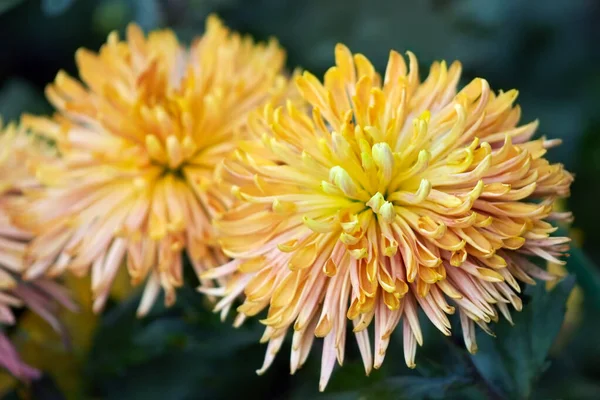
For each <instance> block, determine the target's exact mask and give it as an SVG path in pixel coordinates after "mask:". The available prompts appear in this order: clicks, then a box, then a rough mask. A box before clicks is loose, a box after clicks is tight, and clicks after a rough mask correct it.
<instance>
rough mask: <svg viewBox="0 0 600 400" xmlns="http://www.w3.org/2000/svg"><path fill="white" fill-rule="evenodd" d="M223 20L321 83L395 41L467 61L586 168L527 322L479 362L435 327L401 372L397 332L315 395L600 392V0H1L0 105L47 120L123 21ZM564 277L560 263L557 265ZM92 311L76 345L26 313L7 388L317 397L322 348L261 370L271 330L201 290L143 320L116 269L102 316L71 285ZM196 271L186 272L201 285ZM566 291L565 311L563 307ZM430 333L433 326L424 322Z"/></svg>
mask: <svg viewBox="0 0 600 400" xmlns="http://www.w3.org/2000/svg"><path fill="white" fill-rule="evenodd" d="M213 12H216V13H217V14H218V15H219V16H221V17H222V18H223V19H224V20H225V22H226V24H228V25H229V26H230V27H231V28H233V29H236V30H239V31H241V32H243V33H248V34H251V35H253V36H255V37H257V38H259V39H266V38H268V37H269V36H276V37H278V38H279V40H280V41H281V43H282V45H283V46H284V47H285V48H286V49H287V51H288V65H289V67H290V68H294V67H296V66H300V67H302V68H306V69H309V70H311V71H312V72H313V73H315V74H316V75H317V76H320V75H322V74H323V73H324V71H325V70H326V69H327V68H328V67H329V66H330V65H331V64H332V62H333V47H334V45H335V43H337V42H343V43H345V44H347V45H348V46H349V47H350V48H351V49H352V50H353V51H355V52H363V53H364V54H365V55H367V56H368V57H369V58H370V59H371V60H372V61H373V62H374V64H375V65H376V66H377V67H378V69H379V70H380V71H381V70H383V68H384V67H385V63H386V60H387V56H388V53H389V50H390V49H392V48H393V49H396V50H399V51H405V50H409V49H410V50H412V51H413V52H415V53H416V55H417V56H418V57H419V60H420V62H421V63H422V65H421V66H422V68H423V71H424V72H425V71H426V69H427V65H428V64H429V63H430V62H431V61H433V60H436V59H446V60H448V61H452V60H455V59H458V60H460V61H461V62H462V63H463V67H464V78H463V81H464V82H466V81H468V80H470V79H472V78H474V77H476V76H481V77H485V78H486V79H488V81H489V82H490V84H491V86H492V88H494V89H496V90H499V89H503V90H508V89H511V88H517V89H519V91H520V95H519V100H518V102H519V103H520V104H521V106H522V108H523V111H524V112H523V120H524V121H530V120H533V119H535V118H538V119H540V121H541V126H540V130H539V132H540V134H542V135H546V136H548V137H551V138H561V139H562V140H563V145H562V146H561V147H559V148H558V149H554V150H552V151H551V153H550V155H549V157H550V158H551V160H552V161H560V162H563V163H565V164H566V166H567V167H568V169H569V170H571V171H573V172H574V173H575V174H576V180H575V184H574V185H573V193H572V196H571V198H570V199H569V200H568V201H567V202H565V204H564V205H563V207H564V208H570V209H572V210H573V211H574V213H575V215H576V219H575V222H574V224H573V225H572V226H571V227H561V229H563V230H567V229H568V230H570V234H571V236H572V237H573V238H574V239H575V248H574V250H573V251H572V254H571V257H570V259H569V263H568V265H567V269H568V270H569V273H570V274H571V275H573V276H574V279H575V280H576V285H575V288H574V289H572V288H573V279H571V278H567V279H566V280H565V281H563V282H562V283H560V284H559V285H558V286H557V287H555V288H554V289H553V290H552V291H550V292H546V290H545V288H544V287H543V285H538V287H536V288H532V289H531V290H528V291H527V292H526V293H525V295H524V296H525V300H526V303H527V305H526V307H525V310H524V312H522V313H521V314H519V315H518V316H516V317H515V320H516V321H515V322H516V327H515V328H512V329H511V328H509V327H508V326H507V324H503V323H501V324H499V326H497V328H496V331H497V332H498V338H497V339H492V338H489V337H486V336H481V337H480V338H479V342H480V349H481V350H480V353H479V354H478V355H477V356H475V357H470V356H469V355H468V354H466V353H465V352H464V350H463V349H462V345H461V343H460V338H459V337H453V338H449V339H445V338H443V337H442V336H441V335H440V334H439V333H438V332H434V331H433V330H432V329H426V347H425V348H423V349H420V351H419V353H418V356H417V363H418V365H419V366H418V368H417V370H416V371H412V370H409V369H407V368H406V367H405V366H404V361H403V357H402V354H401V347H402V346H401V338H399V339H398V338H394V339H393V340H392V344H391V345H390V350H389V352H388V356H387V360H386V362H385V363H384V366H383V368H382V369H381V370H379V371H375V372H373V373H372V376H371V377H370V378H365V377H364V371H363V369H362V364H361V362H360V361H359V357H358V354H357V353H358V351H357V349H356V348H355V345H354V344H353V343H352V341H351V340H349V342H350V343H349V345H348V347H349V348H348V352H349V356H348V357H347V358H348V359H347V360H346V365H345V366H344V368H343V369H337V370H336V371H335V372H334V377H333V379H332V381H331V383H330V385H329V387H328V390H327V392H326V393H325V394H324V395H322V398H335V399H342V398H344V399H346V398H348V399H356V398H364V399H371V398H377V399H385V398H390V399H397V398H411V399H418V398H457V399H459V398H460V399H462V398H473V399H486V398H492V399H501V398H511V399H512V398H535V399H597V398H600V363H598V361H597V360H598V359H599V357H600V335H599V334H598V332H599V331H600V275H599V270H598V267H597V266H596V265H597V264H598V263H599V262H600V231H599V227H600V212H599V211H598V210H599V206H600V204H599V200H598V199H600V184H598V183H597V182H598V179H599V177H600V46H599V43H600V2H599V1H595V0H527V1H524V0H389V1H385V0H369V1H361V0H304V1H297V0H296V1H292V0H290V1H284V0H279V1H278V0H0V114H1V115H2V116H3V119H4V121H9V120H18V118H19V115H20V114H21V112H23V111H27V112H33V113H49V112H52V110H51V108H50V107H49V105H48V103H47V102H46V101H45V99H44V94H43V90H44V86H45V85H46V84H47V83H48V82H50V81H52V80H53V79H54V76H55V75H56V73H57V72H58V70H59V69H65V70H67V71H68V72H69V73H71V74H74V75H76V71H75V66H74V53H75V50H76V49H77V48H79V47H82V46H84V47H88V48H90V49H94V50H97V49H98V48H99V46H100V45H101V44H102V43H103V41H104V40H105V38H106V36H107V34H108V33H109V32H110V31H112V30H117V31H120V32H123V31H124V28H125V27H126V25H127V23H128V22H130V21H135V22H137V23H138V24H139V25H141V26H142V27H143V29H144V30H146V31H147V30H151V29H157V28H164V27H169V28H171V29H173V30H175V31H176V32H177V34H178V35H179V37H180V39H181V40H183V41H184V42H189V40H191V39H192V38H193V37H194V36H195V35H199V34H201V33H202V31H203V29H204V19H205V17H206V16H207V15H208V14H209V13H213ZM550 268H554V269H556V268H557V267H556V266H550ZM65 279H66V281H67V284H68V285H69V287H70V289H71V290H72V292H73V293H74V296H75V297H76V298H77V300H78V301H79V302H80V303H81V304H82V312H81V313H80V314H78V315H70V314H65V315H64V317H65V319H66V323H67V325H68V326H69V328H70V330H71V342H70V344H69V346H67V347H65V346H64V345H63V344H62V342H61V340H60V338H58V337H56V336H55V335H54V334H53V333H52V332H50V331H49V328H47V327H46V325H44V324H43V323H40V321H39V320H38V319H37V318H36V317H35V316H33V315H30V314H29V313H27V312H24V313H21V314H20V315H19V324H18V325H17V326H16V327H15V328H13V329H12V330H11V332H10V333H11V335H13V337H14V338H15V340H16V341H17V342H18V343H19V346H20V348H21V351H22V352H23V354H24V358H25V359H26V360H27V361H29V362H30V363H32V364H33V365H35V366H38V367H39V368H41V369H43V370H45V371H47V374H46V375H45V376H44V378H43V379H42V380H40V381H38V382H35V383H34V384H32V385H23V384H19V383H17V382H15V381H14V380H12V379H11V378H10V377H8V376H7V375H5V374H3V373H2V372H0V397H5V398H8V399H10V398H32V399H38V398H39V399H63V398H67V399H80V398H84V399H104V398H108V399H113V398H114V399H138V398H139V399H167V398H168V399H197V398H207V399H221V398H222V399H228V398H238V397H240V396H244V397H246V398H257V399H267V398H277V399H287V398H294V399H304V398H315V397H316V396H317V392H316V389H317V382H318V371H319V358H320V357H319V355H318V352H319V348H318V346H317V347H316V348H315V349H314V350H313V355H312V357H311V358H310V359H309V362H308V363H307V365H306V366H305V367H304V368H303V369H302V370H301V371H299V372H298V373H297V375H296V376H294V377H291V376H290V375H289V372H288V361H287V360H288V356H289V353H288V351H289V350H288V349H289V343H288V345H287V346H286V345H284V347H283V349H282V351H281V353H282V354H280V355H279V357H278V358H277V360H276V362H275V364H274V365H273V366H272V367H271V369H270V370H269V372H267V373H266V374H265V375H264V376H262V377H257V376H256V375H255V373H254V370H255V369H256V368H258V367H260V365H261V363H262V357H263V352H264V350H265V346H263V345H260V344H258V343H257V340H258V338H259V337H260V333H261V328H260V326H259V325H258V324H256V323H249V324H247V325H245V326H244V327H242V328H240V329H237V330H236V329H233V328H231V327H230V326H229V322H230V321H229V322H228V323H226V324H221V323H220V322H219V321H218V318H217V316H216V315H213V314H212V313H210V312H209V311H208V310H209V305H207V304H206V303H205V302H204V301H203V300H202V298H201V297H200V296H199V295H198V294H197V293H196V292H195V290H194V287H193V286H192V285H190V286H189V287H185V288H184V289H183V290H182V293H181V295H180V296H179V297H178V302H177V305H176V306H175V307H174V308H172V309H169V310H165V309H162V308H161V307H160V306H158V307H156V309H155V310H154V311H153V312H152V313H151V315H150V316H149V317H147V318H145V319H143V320H136V319H135V318H134V313H135V305H136V303H137V299H136V298H135V297H136V296H138V294H137V291H136V290H135V289H131V288H130V287H129V286H128V283H127V280H126V279H125V277H122V279H120V281H119V284H118V285H116V288H115V290H114V291H113V294H112V300H111V303H110V304H109V306H108V307H107V310H106V312H105V313H104V314H103V315H102V316H94V315H93V314H92V313H91V312H90V311H89V304H90V299H89V294H88V293H87V290H86V288H87V286H88V283H87V282H85V281H81V280H77V279H74V278H72V277H66V278H65ZM191 279H193V277H191ZM567 298H568V308H567V314H566V317H565V319H564V321H563V315H564V303H565V302H566V301H567ZM423 325H426V324H423Z"/></svg>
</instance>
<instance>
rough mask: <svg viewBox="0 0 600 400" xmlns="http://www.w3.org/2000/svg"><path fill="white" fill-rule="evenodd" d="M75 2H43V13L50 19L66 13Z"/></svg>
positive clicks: (53, 0)
mask: <svg viewBox="0 0 600 400" xmlns="http://www.w3.org/2000/svg"><path fill="white" fill-rule="evenodd" d="M74 2H75V0H42V11H43V12H44V13H45V14H46V15H47V16H49V17H53V16H56V15H60V14H62V13H63V12H65V11H66V10H67V9H68V8H69V7H70V6H71V5H72V4H73V3H74Z"/></svg>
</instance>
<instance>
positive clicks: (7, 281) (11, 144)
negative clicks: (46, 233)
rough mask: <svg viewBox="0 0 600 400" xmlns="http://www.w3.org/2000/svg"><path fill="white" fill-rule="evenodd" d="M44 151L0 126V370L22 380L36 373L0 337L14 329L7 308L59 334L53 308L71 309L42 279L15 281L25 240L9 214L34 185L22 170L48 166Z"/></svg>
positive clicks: (19, 132)
mask: <svg viewBox="0 0 600 400" xmlns="http://www.w3.org/2000/svg"><path fill="white" fill-rule="evenodd" d="M46 150H48V149H44V144H43V143H40V142H39V141H38V140H36V139H34V138H33V137H31V136H28V135H27V134H26V133H25V132H24V131H23V130H22V129H20V128H17V127H16V126H15V125H9V126H8V127H6V129H2V124H1V122H0V367H3V368H6V369H7V370H8V371H9V372H10V373H12V374H13V375H14V376H16V377H17V378H19V379H24V380H27V379H31V378H36V377H38V376H39V375H40V373H39V371H37V370H36V369H34V368H32V367H30V366H28V365H27V364H25V363H24V362H23V361H22V360H21V358H20V357H19V354H18V353H17V351H16V349H15V348H14V346H13V345H12V343H11V342H10V340H9V339H8V337H7V336H6V335H5V334H4V332H3V327H4V326H8V325H12V324H14V323H15V317H14V314H13V312H12V308H14V307H22V306H26V307H28V308H30V309H31V310H32V311H34V312H36V313H37V314H39V315H40V316H41V317H42V318H43V319H45V320H46V321H47V322H48V323H49V324H50V325H51V326H52V327H53V328H54V329H55V330H57V331H63V333H64V330H63V327H62V325H61V323H60V321H59V320H58V318H57V317H56V315H55V314H54V308H55V307H54V306H55V305H56V303H57V302H58V303H60V304H62V305H63V306H65V307H68V308H69V309H71V310H74V309H75V306H74V304H73V303H72V302H71V301H70V300H69V298H68V297H67V295H66V292H65V290H64V289H63V288H62V287H61V286H60V285H58V284H57V283H55V282H52V281H51V280H49V279H44V278H42V279H36V280H34V281H30V282H25V281H23V280H22V279H21V274H22V273H23V256H24V254H25V246H26V243H27V241H29V240H30V239H31V234H30V233H28V232H26V231H23V230H21V229H18V228H17V227H15V226H14V225H13V224H12V222H11V216H10V210H11V209H13V207H14V204H15V203H17V202H19V201H21V200H22V198H23V197H22V196H23V192H24V191H26V190H28V189H31V188H33V187H35V186H37V185H38V183H37V182H36V180H35V178H34V177H33V176H32V175H31V173H30V170H29V168H28V167H29V166H30V164H31V163H30V161H34V160H37V162H40V161H48V160H50V151H49V150H48V151H46ZM34 162H35V161H34Z"/></svg>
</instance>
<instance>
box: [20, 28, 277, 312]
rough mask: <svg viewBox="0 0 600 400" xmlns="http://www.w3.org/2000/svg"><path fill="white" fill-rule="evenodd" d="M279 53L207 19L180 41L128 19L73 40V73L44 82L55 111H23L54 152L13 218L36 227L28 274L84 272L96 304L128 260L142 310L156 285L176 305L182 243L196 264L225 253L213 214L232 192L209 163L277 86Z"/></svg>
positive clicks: (199, 267) (273, 45) (213, 261)
mask: <svg viewBox="0 0 600 400" xmlns="http://www.w3.org/2000/svg"><path fill="white" fill-rule="evenodd" d="M284 58H285V56H284V52H283V51H282V50H281V48H280V47H279V45H278V44H277V42H276V41H275V40H271V41H270V42H269V43H265V44H263V43H260V44H255V43H254V42H253V41H252V39H250V38H249V37H242V36H240V35H238V34H236V33H232V32H230V31H229V30H228V29H227V28H225V27H224V26H223V25H222V24H221V22H220V21H219V20H218V19H217V18H216V17H210V18H209V19H208V21H207V25H206V32H205V33H204V35H203V36H201V37H200V38H198V39H197V40H196V41H194V42H193V43H192V45H191V47H190V48H189V49H188V48H184V47H183V46H182V45H181V44H180V43H179V42H178V40H177V38H176V37H175V35H174V33H173V32H171V31H168V30H165V31H157V32H152V33H150V34H149V35H148V36H147V37H145V36H144V34H143V32H142V31H141V29H140V28H139V27H138V26H136V25H133V24H132V25H130V26H129V27H128V28H127V34H126V39H125V40H121V39H119V37H118V35H117V33H111V34H110V35H109V37H108V40H107V42H106V43H105V44H104V45H103V46H102V48H101V49H100V51H99V52H98V53H94V52H92V51H88V50H85V49H80V50H79V51H78V52H77V54H76V61H77V67H78V71H79V76H80V79H81V80H77V79H75V78H73V77H70V76H69V75H67V74H66V73H65V72H62V71H61V72H59V73H58V75H57V77H56V80H55V82H54V83H53V84H50V85H49V86H48V87H47V89H46V94H47V97H48V99H49V100H50V102H51V103H52V104H53V105H54V107H55V108H56V110H57V113H56V114H55V116H54V117H52V118H47V117H36V116H25V117H24V119H23V122H24V123H25V124H26V125H27V126H28V127H30V128H32V129H33V130H35V131H36V132H38V133H40V134H42V135H45V136H46V137H48V138H49V139H51V140H52V141H54V142H55V143H56V146H57V149H58V151H59V153H60V157H59V158H58V159H56V160H55V162H52V163H46V164H44V165H39V167H38V169H37V176H38V178H39V179H40V180H41V182H42V183H43V184H44V187H43V188H41V189H40V190H39V191H37V192H33V193H31V196H30V197H31V202H30V204H28V206H27V209H26V210H23V213H22V216H21V217H20V218H19V219H18V223H19V224H20V226H23V227H26V228H27V229H30V230H32V231H33V232H35V233H36V238H35V239H34V241H33V242H32V244H31V245H30V247H29V248H28V252H27V256H26V264H27V276H28V277H30V278H32V277H37V276H41V275H43V274H49V275H50V276H55V275H59V274H61V273H62V272H63V271H72V272H74V273H77V274H86V273H88V272H90V271H91V277H92V289H93V292H94V297H95V303H94V309H95V310H96V311H98V310H100V309H102V307H103V305H104V303H105V301H106V299H107V296H108V293H109V289H110V287H111V284H112V281H113V279H114V277H115V274H116V273H117V270H118V269H119V268H120V267H121V266H122V265H123V264H125V263H126V265H127V269H128V272H129V275H130V276H131V279H132V283H133V284H138V283H142V282H145V290H144V295H143V298H142V301H141V304H140V308H139V310H138V312H139V314H145V313H146V312H147V311H148V310H149V308H150V306H151V305H152V304H153V303H154V301H155V299H156V298H157V296H158V295H159V294H160V289H161V287H162V289H164V292H165V302H166V304H167V305H170V304H172V303H173V302H174V300H175V290H176V288H177V287H179V286H180V285H182V282H183V272H182V269H183V253H184V252H185V253H186V254H187V255H188V257H189V260H190V262H191V264H192V265H193V268H194V269H195V271H196V272H197V273H200V272H201V271H203V270H205V269H206V268H208V267H211V266H215V265H219V264H221V263H223V262H224V261H225V260H226V258H225V257H224V256H223V254H222V253H221V252H220V251H218V250H217V249H215V247H214V245H215V241H214V239H213V234H212V228H211V219H212V217H213V216H215V215H216V214H218V213H221V212H222V211H224V210H225V209H227V208H228V207H229V206H230V205H231V204H232V201H233V198H232V196H231V195H230V192H229V190H224V188H223V186H224V185H223V184H222V183H220V182H219V181H217V180H216V179H215V169H216V167H217V166H218V165H219V163H220V161H221V160H222V158H223V157H225V156H226V155H227V154H228V153H229V152H231V151H232V150H233V149H234V148H235V146H236V143H237V141H238V140H239V139H240V138H243V137H244V136H245V135H246V127H245V124H246V119H247V114H248V113H249V112H250V111H251V110H253V109H254V108H256V107H258V106H261V105H264V104H265V103H266V102H267V101H268V100H272V101H276V99H277V98H278V96H281V95H283V93H284V92H285V90H286V87H287V84H286V82H287V78H286V76H284V75H283V72H282V68H283V64H284ZM207 284H208V283H207Z"/></svg>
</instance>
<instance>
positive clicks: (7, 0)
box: [0, 0, 23, 14]
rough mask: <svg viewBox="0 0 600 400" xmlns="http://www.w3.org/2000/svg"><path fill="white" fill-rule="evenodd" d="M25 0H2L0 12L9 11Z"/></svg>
mask: <svg viewBox="0 0 600 400" xmlns="http://www.w3.org/2000/svg"><path fill="white" fill-rule="evenodd" d="M22 2H23V0H2V1H0V14H2V13H5V12H7V11H9V10H10V9H11V8H13V7H15V6H17V5H18V4H20V3H22Z"/></svg>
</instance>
